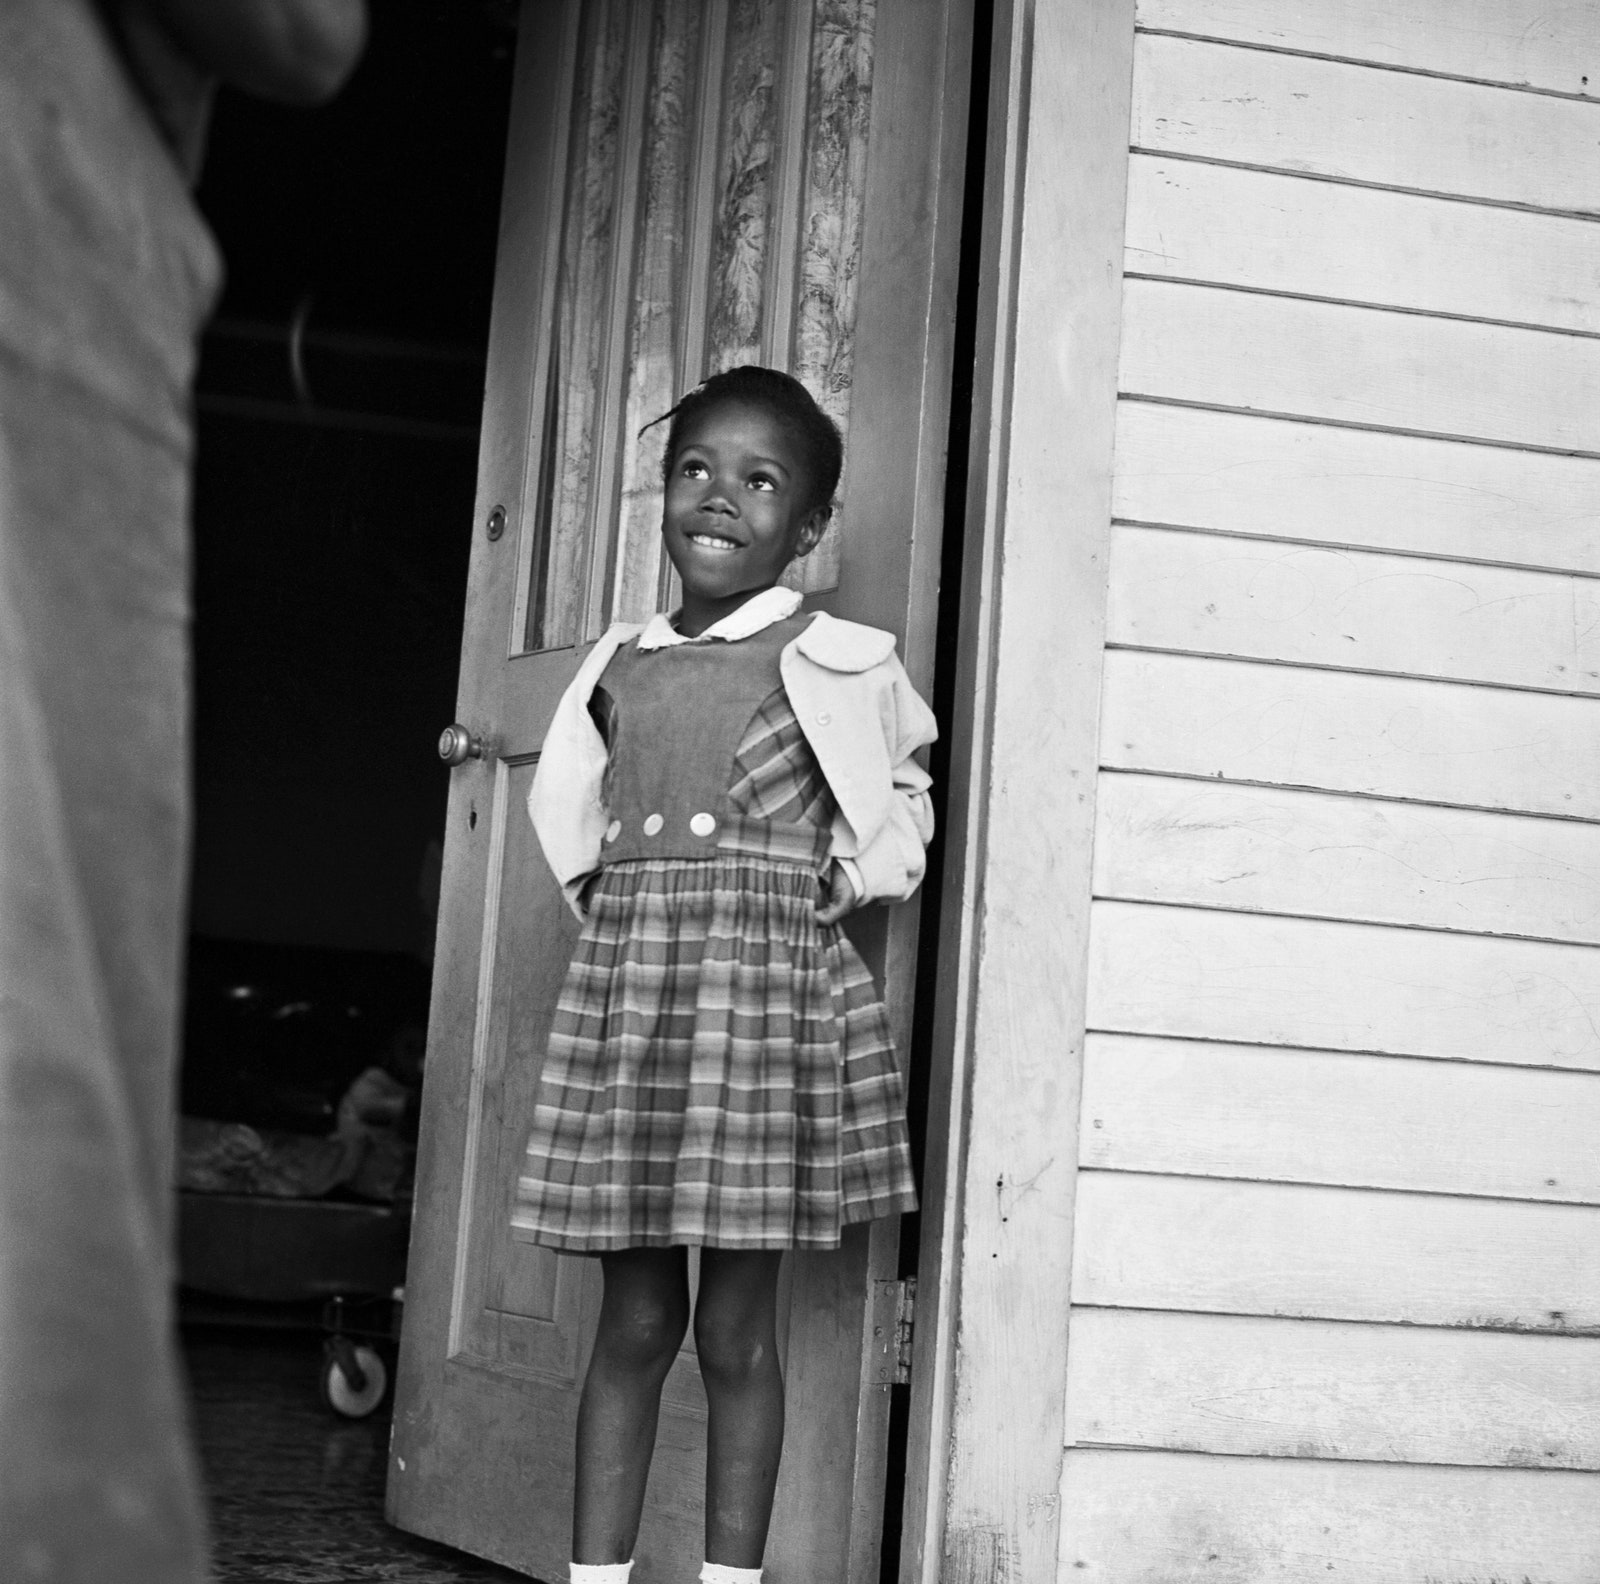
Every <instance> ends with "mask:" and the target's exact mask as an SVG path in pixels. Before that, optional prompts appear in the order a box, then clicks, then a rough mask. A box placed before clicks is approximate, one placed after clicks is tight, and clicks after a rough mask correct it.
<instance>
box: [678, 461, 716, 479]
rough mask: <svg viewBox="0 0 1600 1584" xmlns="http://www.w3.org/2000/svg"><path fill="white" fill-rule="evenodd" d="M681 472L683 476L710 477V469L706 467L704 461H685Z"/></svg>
mask: <svg viewBox="0 0 1600 1584" xmlns="http://www.w3.org/2000/svg"><path fill="white" fill-rule="evenodd" d="M682 472H683V476H684V477H685V478H710V477H711V469H710V468H708V467H707V466H706V465H705V463H704V462H685V463H684V464H683V469H682Z"/></svg>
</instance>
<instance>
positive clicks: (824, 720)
mask: <svg viewBox="0 0 1600 1584" xmlns="http://www.w3.org/2000/svg"><path fill="white" fill-rule="evenodd" d="M832 720H833V716H831V715H830V714H829V713H828V712H827V711H826V710H823V712H822V713H821V714H820V715H818V716H817V725H819V726H826V725H828V724H829V723H830V722H831V721H832Z"/></svg>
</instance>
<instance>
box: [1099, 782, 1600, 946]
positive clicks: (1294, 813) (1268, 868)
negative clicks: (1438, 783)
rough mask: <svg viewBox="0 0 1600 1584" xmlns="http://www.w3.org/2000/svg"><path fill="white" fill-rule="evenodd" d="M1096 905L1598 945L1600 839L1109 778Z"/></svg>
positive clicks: (1210, 786)
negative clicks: (1207, 910) (1294, 917)
mask: <svg viewBox="0 0 1600 1584" xmlns="http://www.w3.org/2000/svg"><path fill="white" fill-rule="evenodd" d="M1095 817H1096V831H1097V834H1096V838H1095V849H1094V889H1095V895H1096V896H1100V897H1106V898H1112V899H1116V900H1120V901H1126V902H1169V903H1176V904H1186V905H1188V906H1191V907H1213V908H1228V909H1232V910H1238V911H1244V912H1253V913H1286V914H1300V915H1303V916H1305V917H1308V918H1334V919H1351V920H1366V921H1368V922H1373V923H1380V924H1416V925H1422V926H1424V927H1426V928H1429V929H1449V930H1468V931H1476V932H1481V933H1488V934H1496V935H1529V936H1534V937H1537V938H1539V939H1543V940H1563V941H1579V942H1583V943H1584V944H1586V945H1590V946H1595V945H1600V825H1592V824H1588V823H1586V822H1582V821H1578V820H1553V819H1537V818H1528V817H1524V816H1518V815H1510V814H1486V813H1481V812H1479V811H1477V810H1470V809H1449V808H1437V807H1433V806H1431V805H1426V804H1416V803H1392V802H1385V801H1382V800H1380V799H1376V798H1352V797H1344V796H1340V795H1339V794H1336V793H1321V792H1294V791H1282V790H1279V789H1277V788H1270V787H1249V786H1231V785H1228V784H1227V783H1221V782H1215V781H1195V780H1189V779H1186V778H1176V777H1164V776H1147V775H1137V774H1123V773H1109V772H1108V773H1107V774H1105V775H1103V776H1102V777H1101V780H1100V791H1099V794H1098V807H1097V809H1096V816H1095Z"/></svg>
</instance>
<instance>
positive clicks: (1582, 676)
mask: <svg viewBox="0 0 1600 1584" xmlns="http://www.w3.org/2000/svg"><path fill="white" fill-rule="evenodd" d="M1106 639H1107V641H1108V642H1109V643H1113V644H1121V645H1127V646H1130V647H1137V648H1150V649H1171V650H1179V651H1183V652H1186V653H1191V654H1211V655H1230V656H1239V657H1244V658H1259V659H1264V660H1273V659H1276V660H1286V661H1291V662H1294V663H1297V664H1301V665H1317V666H1341V667H1348V668H1351V669H1355V670H1361V671H1388V672H1393V673H1397V674H1400V675H1410V676H1429V677H1441V678H1445V679H1447V680H1457V681H1470V682H1492V683H1498V684H1500V685H1501V686H1504V687H1526V688H1548V689H1551V690H1554V691H1556V692H1562V693H1584V694H1591V695H1600V579H1597V578H1586V577H1573V576H1571V575H1570V574H1564V573H1553V572H1528V571H1522V570H1520V569H1511V568H1507V567H1485V566H1472V565H1462V564H1460V563H1453V562H1448V561H1439V560H1435V559H1432V558H1423V557H1419V556H1393V555H1383V554H1379V553H1375V552H1369V551H1359V550H1345V549H1336V548H1332V547H1329V548H1321V547H1316V546H1308V545H1301V544H1285V543H1282V542H1272V541H1263V540H1245V539H1236V538H1232V537H1219V536H1217V535H1214V534H1202V533H1183V532H1175V531H1171V530H1162V529H1155V528H1137V527H1122V528H1119V529H1117V530H1116V532H1115V534H1114V535H1113V539H1112V549H1111V600H1110V608H1109V611H1108V613H1107V629H1106Z"/></svg>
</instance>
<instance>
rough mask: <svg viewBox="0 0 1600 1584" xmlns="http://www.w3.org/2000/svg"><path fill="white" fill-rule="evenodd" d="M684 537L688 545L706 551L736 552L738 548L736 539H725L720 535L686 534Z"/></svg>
mask: <svg viewBox="0 0 1600 1584" xmlns="http://www.w3.org/2000/svg"><path fill="white" fill-rule="evenodd" d="M686 537H687V538H688V540H689V543H690V544H697V545H700V546H702V547H703V548H705V549H707V550H737V549H738V548H739V541H738V540H737V539H725V538H724V537H723V536H722V535H721V534H713V533H703V532H700V533H691V534H688V535H687V536H686Z"/></svg>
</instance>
